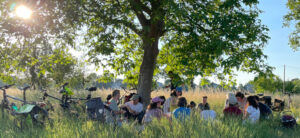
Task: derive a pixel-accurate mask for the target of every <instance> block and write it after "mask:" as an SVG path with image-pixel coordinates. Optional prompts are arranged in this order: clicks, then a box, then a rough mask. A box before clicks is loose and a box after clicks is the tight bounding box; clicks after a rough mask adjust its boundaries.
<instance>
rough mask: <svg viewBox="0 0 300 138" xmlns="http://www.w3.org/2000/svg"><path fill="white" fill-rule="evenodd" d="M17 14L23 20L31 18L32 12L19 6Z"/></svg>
mask: <svg viewBox="0 0 300 138" xmlns="http://www.w3.org/2000/svg"><path fill="white" fill-rule="evenodd" d="M16 14H17V16H19V17H21V18H24V19H28V18H30V17H31V14H32V11H31V10H30V9H29V8H27V7H25V6H19V7H17V8H16Z"/></svg>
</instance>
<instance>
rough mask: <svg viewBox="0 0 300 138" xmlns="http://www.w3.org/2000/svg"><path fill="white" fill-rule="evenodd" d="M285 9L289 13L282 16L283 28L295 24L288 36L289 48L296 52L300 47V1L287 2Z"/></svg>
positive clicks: (289, 0)
mask: <svg viewBox="0 0 300 138" xmlns="http://www.w3.org/2000/svg"><path fill="white" fill-rule="evenodd" d="M287 7H288V8H289V12H288V14H287V15H285V16H284V19H285V23H284V25H285V26H290V23H291V22H292V24H295V29H296V30H295V31H294V32H293V33H292V34H290V36H289V39H290V42H289V44H290V46H291V47H292V48H293V49H294V50H298V48H299V47H300V1H299V0H288V2H287Z"/></svg>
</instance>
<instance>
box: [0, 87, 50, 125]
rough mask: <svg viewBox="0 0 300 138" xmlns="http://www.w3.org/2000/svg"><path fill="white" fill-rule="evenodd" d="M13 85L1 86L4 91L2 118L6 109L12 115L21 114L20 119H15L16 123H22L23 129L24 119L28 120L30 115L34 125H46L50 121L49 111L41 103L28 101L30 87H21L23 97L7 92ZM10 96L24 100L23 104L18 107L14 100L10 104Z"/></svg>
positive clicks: (20, 100)
mask: <svg viewBox="0 0 300 138" xmlns="http://www.w3.org/2000/svg"><path fill="white" fill-rule="evenodd" d="M12 86H13V85H5V86H2V87H0V90H1V91H2V92H3V99H2V102H1V110H2V118H4V116H5V110H6V111H8V113H9V114H10V115H12V116H21V120H20V121H17V120H14V123H15V125H18V124H20V127H21V129H22V128H23V124H24V120H26V118H27V117H28V116H30V118H31V120H32V123H33V124H34V125H38V126H44V125H45V124H47V122H48V121H50V119H49V116H48V112H47V111H46V110H44V109H43V108H42V107H41V105H40V104H37V102H28V101H27V100H26V90H28V89H29V88H30V87H29V86H27V87H24V88H20V90H22V91H23V99H21V98H18V97H14V96H11V95H7V94H6V90H7V89H9V88H10V87H12ZM8 98H10V99H14V100H16V101H19V102H22V105H21V106H20V108H18V107H17V105H16V104H15V103H13V102H12V103H11V104H10V102H9V100H8ZM18 122H19V123H18Z"/></svg>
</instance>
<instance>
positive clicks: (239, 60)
mask: <svg viewBox="0 0 300 138" xmlns="http://www.w3.org/2000/svg"><path fill="white" fill-rule="evenodd" d="M30 2H31V3H26V4H27V5H36V6H37V7H35V8H37V9H42V10H43V11H42V12H43V13H45V14H42V15H43V16H42V17H40V18H43V20H42V21H44V20H45V21H47V22H50V23H47V22H46V23H43V24H46V26H44V27H43V28H44V29H45V28H46V30H48V29H49V31H46V32H53V31H52V30H57V29H58V30H57V31H58V32H55V31H54V32H55V33H53V35H54V34H55V35H57V36H61V34H63V35H62V36H68V37H66V38H63V39H60V40H61V41H62V42H67V43H73V42H74V40H76V38H74V37H72V34H74V33H76V31H79V32H80V34H83V35H82V36H83V37H84V39H83V40H84V43H83V45H84V46H86V47H88V48H89V56H90V61H91V62H93V63H96V64H100V63H101V65H103V66H105V67H108V69H109V70H110V72H112V70H111V69H113V70H114V73H115V74H117V75H125V77H126V79H127V80H131V81H132V79H133V80H136V81H134V82H133V83H137V85H138V86H137V88H138V93H139V94H140V95H141V96H142V97H143V98H144V101H145V106H146V105H147V104H148V103H149V101H150V100H149V99H150V92H151V87H152V84H153V78H154V79H156V78H155V76H156V75H161V74H164V72H168V71H173V72H174V73H178V74H179V75H181V76H182V78H185V79H190V80H191V79H193V78H194V77H195V76H197V75H201V76H210V75H217V76H218V77H219V78H220V79H221V80H223V81H226V80H231V79H232V76H233V69H234V68H235V69H236V70H241V71H246V72H257V73H265V72H269V71H271V69H272V68H271V67H269V66H268V65H267V64H266V63H265V62H264V61H265V59H266V55H264V54H263V51H262V50H263V48H264V46H265V44H266V43H267V40H268V38H269V37H268V36H267V31H268V29H267V27H266V26H264V25H262V24H261V21H260V20H259V19H258V15H259V13H260V10H259V9H258V8H257V7H256V5H257V4H258V0H185V1H182V0H51V1H43V0H38V1H36V0H35V1H33V0H32V1H30ZM41 4H45V5H47V6H49V7H47V6H46V7H45V6H44V7H43V8H41V7H39V5H41ZM2 9H3V7H2ZM44 11H45V12H44ZM47 11H49V14H47V13H48V12H47ZM36 24H38V25H41V24H42V23H36ZM56 24H59V25H61V26H59V25H56ZM32 26H34V25H33V24H32ZM57 27H58V28H57ZM32 30H37V29H32ZM50 30H51V31H50ZM40 33H41V32H40ZM51 34H52V33H51ZM49 36H51V35H49ZM70 36H71V37H70ZM58 38H60V37H58ZM69 40H70V41H69ZM109 76H111V75H109ZM153 76H154V77H153ZM226 76H229V78H226Z"/></svg>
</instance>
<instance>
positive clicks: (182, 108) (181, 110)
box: [173, 97, 191, 121]
mask: <svg viewBox="0 0 300 138" xmlns="http://www.w3.org/2000/svg"><path fill="white" fill-rule="evenodd" d="M177 106H178V108H176V109H175V110H174V111H173V116H174V118H175V119H178V120H180V121H183V120H185V119H187V118H189V117H190V115H191V109H190V108H187V101H186V99H185V98H184V97H181V98H179V99H178V104H177Z"/></svg>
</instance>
